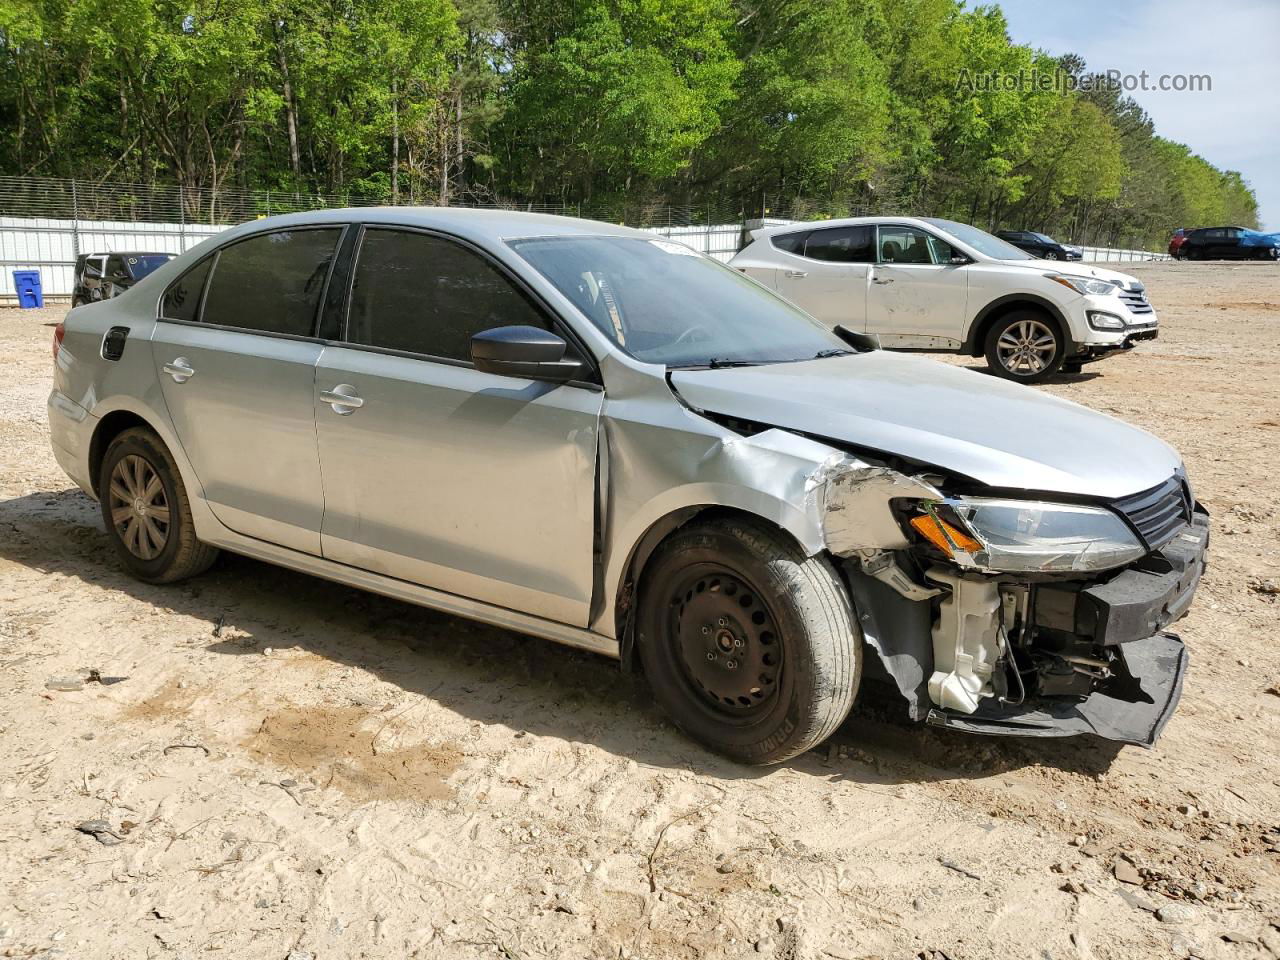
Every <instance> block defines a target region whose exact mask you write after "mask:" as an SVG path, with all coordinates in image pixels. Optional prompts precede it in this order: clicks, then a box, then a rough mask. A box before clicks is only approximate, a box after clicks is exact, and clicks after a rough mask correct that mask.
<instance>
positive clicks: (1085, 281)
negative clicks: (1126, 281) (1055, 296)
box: [1045, 273, 1120, 297]
mask: <svg viewBox="0 0 1280 960" xmlns="http://www.w3.org/2000/svg"><path fill="white" fill-rule="evenodd" d="M1045 276H1046V277H1048V278H1049V279H1050V280H1052V281H1053V282H1054V283H1060V284H1062V285H1063V286H1064V287H1070V288H1071V289H1072V290H1074V291H1075V292H1076V293H1079V294H1089V295H1091V296H1095V297H1105V296H1108V295H1110V294H1113V293H1115V292H1116V291H1117V290H1119V289H1120V288H1119V287H1117V286H1116V285H1115V284H1114V283H1112V282H1111V281H1110V280H1094V279H1093V278H1091V277H1070V276H1067V275H1066V274H1065V273H1046V274H1045Z"/></svg>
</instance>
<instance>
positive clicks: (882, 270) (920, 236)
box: [866, 224, 969, 350]
mask: <svg viewBox="0 0 1280 960" xmlns="http://www.w3.org/2000/svg"><path fill="white" fill-rule="evenodd" d="M878 229H879V239H878V243H877V253H878V260H879V262H878V263H877V264H876V265H875V267H874V268H873V270H872V273H871V282H870V283H869V284H868V286H867V329H866V332H867V333H874V334H876V335H877V336H878V337H879V338H880V343H881V345H882V346H885V347H890V348H897V349H902V350H950V349H955V348H958V347H959V346H960V345H961V343H962V342H963V338H964V321H965V308H966V304H967V301H968V287H969V275H968V273H967V272H966V269H965V267H964V265H962V264H958V263H952V262H951V258H952V255H953V251H952V248H951V246H950V244H948V243H945V242H944V241H942V240H939V239H938V238H937V237H934V236H932V235H931V234H928V233H926V232H925V231H923V230H920V229H918V228H916V227H906V226H894V225H888V224H886V225H881V226H880V227H879V228H878Z"/></svg>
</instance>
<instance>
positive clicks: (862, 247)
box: [804, 226, 876, 263]
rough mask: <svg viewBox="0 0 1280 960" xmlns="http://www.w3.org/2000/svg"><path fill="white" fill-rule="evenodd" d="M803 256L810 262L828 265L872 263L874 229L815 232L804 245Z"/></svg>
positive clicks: (874, 246) (860, 228) (874, 255)
mask: <svg viewBox="0 0 1280 960" xmlns="http://www.w3.org/2000/svg"><path fill="white" fill-rule="evenodd" d="M804 255H805V256H806V257H808V258H809V259H811V260H825V261H827V262H828V263H874V262H875V259H876V228H875V227H871V226H861V227H832V228H831V229H829V230H815V231H813V233H811V234H809V239H808V241H807V242H806V243H805V245H804Z"/></svg>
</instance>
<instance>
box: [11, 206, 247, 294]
mask: <svg viewBox="0 0 1280 960" xmlns="http://www.w3.org/2000/svg"><path fill="white" fill-rule="evenodd" d="M225 229H226V226H218V225H214V226H209V225H206V224H190V223H188V224H181V223H135V222H129V221H114V220H54V219H47V218H44V217H0V303H4V302H10V303H11V302H13V301H15V300H16V299H17V293H16V292H15V290H14V287H13V271H15V270H39V271H40V284H41V286H42V287H43V290H44V295H45V296H46V297H70V296H71V286H72V274H73V273H74V271H75V265H76V257H77V256H78V255H79V254H82V253H114V252H116V251H120V250H139V251H145V252H149V253H183V252H185V251H187V250H190V249H191V248H192V247H194V246H195V245H196V244H197V243H199V242H200V241H201V240H204V239H205V238H206V237H211V236H213V235H214V234H217V233H221V232H222V231H223V230H225Z"/></svg>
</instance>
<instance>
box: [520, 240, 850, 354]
mask: <svg viewBox="0 0 1280 960" xmlns="http://www.w3.org/2000/svg"><path fill="white" fill-rule="evenodd" d="M508 243H509V244H510V246H511V247H512V249H514V250H515V251H516V252H517V253H519V254H520V256H522V257H523V258H524V259H525V260H527V261H529V263H530V264H532V265H533V267H534V268H535V269H536V270H537V271H538V272H539V273H541V274H542V275H543V276H544V277H546V278H547V279H548V280H549V281H550V282H551V283H552V284H553V285H554V286H555V288H556V289H557V290H559V291H560V292H561V293H562V294H564V295H565V296H566V297H568V298H569V299H570V300H571V301H573V304H574V306H576V307H577V308H578V309H579V310H581V311H582V312H583V314H584V315H585V316H586V317H587V318H588V319H589V320H590V321H591V322H592V323H593V324H595V325H596V326H597V327H598V328H600V330H601V331H603V332H604V334H605V335H606V336H608V337H609V338H610V339H611V340H612V341H613V342H614V343H616V344H617V345H618V346H619V347H621V348H622V349H623V350H625V351H626V352H627V353H629V354H630V355H631V356H633V357H635V358H636V359H637V360H644V361H646V362H648V363H664V364H666V365H668V366H672V367H690V366H726V365H736V364H754V363H780V362H785V361H788V360H810V359H813V358H815V357H818V356H830V355H835V354H838V353H850V352H852V351H850V350H849V348H848V345H847V344H846V343H845V342H844V341H843V340H841V339H839V338H838V337H837V336H836V335H835V334H833V333H831V332H830V331H829V330H827V329H826V328H825V327H823V326H821V325H820V324H819V323H818V322H817V321H816V320H814V319H813V318H812V317H810V316H809V315H808V314H807V313H804V312H802V311H800V310H798V309H797V308H795V307H793V306H791V305H790V304H789V303H787V302H786V301H785V300H782V299H781V298H779V297H777V296H776V295H774V294H773V293H771V292H769V291H768V290H766V289H765V288H764V287H762V286H760V285H759V284H757V283H756V282H754V281H752V280H748V279H747V278H746V277H744V276H742V275H741V274H740V273H737V272H736V271H734V270H732V269H731V268H729V267H726V266H725V265H724V264H722V263H720V262H719V261H716V260H713V259H711V258H710V257H704V256H702V255H701V254H699V253H695V252H694V251H693V250H691V249H689V248H688V247H686V246H684V245H683V244H679V243H672V242H671V241H669V240H663V239H659V238H654V239H652V240H648V239H644V238H642V237H589V236H588V237H576V236H575V237H537V238H531V239H528V240H510V241H508Z"/></svg>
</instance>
